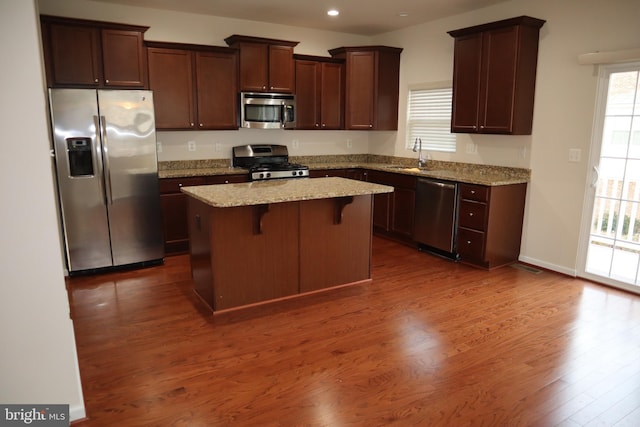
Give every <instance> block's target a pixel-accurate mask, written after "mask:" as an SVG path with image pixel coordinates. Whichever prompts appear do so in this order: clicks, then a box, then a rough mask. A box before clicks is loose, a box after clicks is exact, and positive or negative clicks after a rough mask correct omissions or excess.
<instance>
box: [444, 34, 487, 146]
mask: <svg viewBox="0 0 640 427" xmlns="http://www.w3.org/2000/svg"><path fill="white" fill-rule="evenodd" d="M481 52H482V34H471V35H468V36H464V37H458V38H456V39H455V43H454V64H453V110H452V115H451V131H452V132H462V133H475V132H477V130H478V108H479V105H478V103H479V97H480V68H481V60H482V54H481Z"/></svg>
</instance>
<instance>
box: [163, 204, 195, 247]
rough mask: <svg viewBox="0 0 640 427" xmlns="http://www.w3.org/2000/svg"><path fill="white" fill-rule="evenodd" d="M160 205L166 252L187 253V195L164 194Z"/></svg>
mask: <svg viewBox="0 0 640 427" xmlns="http://www.w3.org/2000/svg"><path fill="white" fill-rule="evenodd" d="M160 206H161V209H162V230H163V234H164V251H165V253H166V254H167V255H174V254H178V253H185V252H186V251H188V250H189V230H188V229H187V196H186V195H184V194H162V195H161V196H160Z"/></svg>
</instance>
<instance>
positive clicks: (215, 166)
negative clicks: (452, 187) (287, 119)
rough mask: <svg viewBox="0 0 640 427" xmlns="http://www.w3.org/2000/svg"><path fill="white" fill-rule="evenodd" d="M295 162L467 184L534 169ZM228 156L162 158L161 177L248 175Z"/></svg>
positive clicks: (381, 159)
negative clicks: (234, 164) (212, 158)
mask: <svg viewBox="0 0 640 427" xmlns="http://www.w3.org/2000/svg"><path fill="white" fill-rule="evenodd" d="M290 160H291V161H292V162H294V163H302V164H305V165H308V166H309V169H310V170H328V169H351V168H360V169H372V170H378V171H383V172H392V173H398V174H404V175H413V176H416V177H425V178H437V179H444V180H449V181H456V182H461V183H467V184H479V185H488V186H496V185H510V184H522V183H528V182H529V181H530V180H531V171H530V170H528V169H522V168H510V167H502V166H492V165H477V164H469V163H456V162H444V161H436V160H430V161H429V163H428V167H427V168H425V169H418V168H416V167H415V166H416V163H417V161H416V159H407V158H402V157H390V156H376V155H356V156H340V155H336V156H308V157H290ZM229 164H230V162H229V161H228V160H220V159H218V160H203V161H171V162H161V164H160V165H159V166H160V170H159V171H158V176H159V178H161V179H162V178H184V177H195V176H215V175H247V174H248V170H247V169H242V168H233V167H230V166H229Z"/></svg>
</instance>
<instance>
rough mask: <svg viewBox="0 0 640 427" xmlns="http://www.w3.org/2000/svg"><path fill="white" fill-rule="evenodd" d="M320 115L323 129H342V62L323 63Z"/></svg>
mask: <svg viewBox="0 0 640 427" xmlns="http://www.w3.org/2000/svg"><path fill="white" fill-rule="evenodd" d="M321 70H322V75H321V85H322V90H321V101H320V112H321V114H320V117H321V121H320V122H321V127H322V129H342V128H343V118H344V114H343V109H342V106H343V105H344V82H343V71H342V70H343V66H342V64H334V63H322V68H321Z"/></svg>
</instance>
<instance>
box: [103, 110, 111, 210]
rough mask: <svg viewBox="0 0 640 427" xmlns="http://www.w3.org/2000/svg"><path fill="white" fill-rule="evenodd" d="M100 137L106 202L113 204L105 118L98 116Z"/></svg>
mask: <svg viewBox="0 0 640 427" xmlns="http://www.w3.org/2000/svg"><path fill="white" fill-rule="evenodd" d="M100 137H101V139H102V158H103V161H104V181H105V188H106V193H107V204H109V205H112V204H113V194H112V191H111V167H110V165H109V144H108V141H107V119H106V118H105V117H104V116H100Z"/></svg>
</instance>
